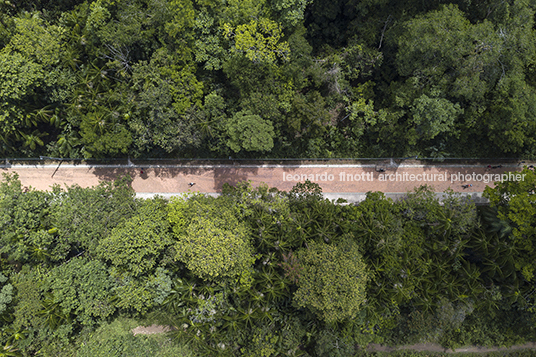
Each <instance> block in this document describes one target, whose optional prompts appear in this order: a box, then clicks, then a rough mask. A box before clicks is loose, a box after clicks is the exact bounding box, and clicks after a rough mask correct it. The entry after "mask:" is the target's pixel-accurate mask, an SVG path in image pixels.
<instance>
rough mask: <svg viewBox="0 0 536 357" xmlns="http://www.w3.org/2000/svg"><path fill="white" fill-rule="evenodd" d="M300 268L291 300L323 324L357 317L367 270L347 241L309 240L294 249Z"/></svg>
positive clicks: (362, 303)
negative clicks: (303, 245)
mask: <svg viewBox="0 0 536 357" xmlns="http://www.w3.org/2000/svg"><path fill="white" fill-rule="evenodd" d="M298 260H299V265H300V267H301V269H302V271H301V274H300V277H299V279H298V290H296V292H295V293H294V301H295V302H296V304H297V305H298V306H301V307H307V308H309V309H311V310H312V311H313V312H315V313H316V314H317V315H318V317H319V318H320V319H322V320H323V321H325V322H327V323H334V322H342V321H345V320H348V319H354V318H356V317H357V315H358V313H359V311H360V310H361V309H362V307H363V305H364V303H365V299H366V294H365V291H366V285H367V281H368V279H369V274H370V273H369V272H368V270H367V267H366V265H365V263H364V261H363V258H362V257H361V254H360V252H359V246H358V245H357V244H356V243H355V242H352V241H351V240H345V241H342V242H340V243H339V244H337V245H333V244H325V243H316V242H309V243H308V248H304V249H302V250H300V251H298Z"/></svg>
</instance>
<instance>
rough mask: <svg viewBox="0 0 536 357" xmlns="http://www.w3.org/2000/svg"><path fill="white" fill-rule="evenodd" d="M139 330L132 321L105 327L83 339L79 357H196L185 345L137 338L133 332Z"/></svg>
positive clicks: (156, 338)
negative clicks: (135, 329)
mask: <svg viewBox="0 0 536 357" xmlns="http://www.w3.org/2000/svg"><path fill="white" fill-rule="evenodd" d="M138 326H140V322H137V321H136V320H133V319H125V318H119V319H116V320H114V321H113V322H111V323H104V324H103V325H102V326H100V327H99V328H98V329H97V330H96V331H95V332H93V333H92V334H89V335H86V336H81V337H80V338H79V339H78V340H77V343H78V344H79V349H78V351H77V352H76V357H123V356H131V357H146V356H154V357H179V356H180V357H193V356H194V353H193V352H192V351H190V349H189V348H187V347H186V346H184V345H181V344H178V343H176V342H171V341H170V340H169V338H167V337H166V336H164V335H160V334H158V335H137V336H134V335H133V334H132V329H134V328H136V327H138Z"/></svg>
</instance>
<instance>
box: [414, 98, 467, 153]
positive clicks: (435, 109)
mask: <svg viewBox="0 0 536 357" xmlns="http://www.w3.org/2000/svg"><path fill="white" fill-rule="evenodd" d="M411 113H412V116H413V118H412V121H413V123H414V124H415V125H416V126H417V132H418V133H419V137H421V138H423V139H425V140H430V139H433V138H435V137H436V136H438V135H440V134H443V135H447V134H450V135H452V134H454V133H455V131H454V123H455V122H456V118H457V117H458V116H459V115H460V114H462V113H463V109H461V108H460V105H459V104H458V103H456V104H453V103H452V102H450V101H449V100H447V99H444V98H431V97H428V96H427V95H426V94H423V95H421V96H420V97H419V98H417V99H415V101H414V102H413V106H412V108H411ZM413 143H415V142H413Z"/></svg>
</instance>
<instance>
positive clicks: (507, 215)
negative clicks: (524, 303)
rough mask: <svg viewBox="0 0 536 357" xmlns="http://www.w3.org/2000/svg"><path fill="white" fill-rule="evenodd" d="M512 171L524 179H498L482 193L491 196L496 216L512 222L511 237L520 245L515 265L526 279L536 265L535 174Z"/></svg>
mask: <svg viewBox="0 0 536 357" xmlns="http://www.w3.org/2000/svg"><path fill="white" fill-rule="evenodd" d="M515 174H521V175H524V179H523V180H519V181H517V180H516V181H504V182H497V183H496V186H495V187H494V188H491V187H486V189H485V191H484V195H485V197H487V198H488V199H489V200H490V205H491V206H492V207H496V208H497V211H498V214H497V218H499V219H500V220H503V221H506V222H507V223H508V225H509V226H511V230H512V233H511V238H510V239H512V240H513V244H514V246H515V247H516V248H517V249H519V253H518V254H516V257H515V266H516V268H517V269H518V270H520V271H521V272H522V273H523V276H524V277H525V279H527V280H530V281H532V280H533V279H534V271H535V269H536V264H535V263H534V262H535V261H534V254H535V249H536V240H535V237H536V228H535V227H536V222H535V220H536V196H535V195H534V192H535V191H536V174H535V173H534V171H533V170H530V169H528V168H525V169H524V170H523V171H522V172H521V173H518V172H516V173H515Z"/></svg>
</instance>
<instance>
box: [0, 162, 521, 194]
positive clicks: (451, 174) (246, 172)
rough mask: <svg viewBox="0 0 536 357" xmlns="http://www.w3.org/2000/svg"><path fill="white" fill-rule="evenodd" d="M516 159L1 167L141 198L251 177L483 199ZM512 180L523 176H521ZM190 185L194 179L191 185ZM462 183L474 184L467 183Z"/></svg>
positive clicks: (33, 181)
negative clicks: (112, 183)
mask: <svg viewBox="0 0 536 357" xmlns="http://www.w3.org/2000/svg"><path fill="white" fill-rule="evenodd" d="M521 169H522V166H521V165H520V164H517V163H510V164H504V165H502V167H500V168H489V167H488V166H487V165H485V164H469V165H460V164H454V165H422V164H420V163H418V162H413V163H405V164H399V165H396V164H385V165H378V164H336V165H335V164H306V165H280V164H264V165H244V164H238V163H229V164H220V165H193V164H188V165H185V164H182V165H157V164H152V165H145V166H143V165H134V164H130V165H98V164H97V165H88V164H72V163H71V164H66V163H61V164H60V163H58V162H36V163H34V164H28V163H26V164H17V163H10V164H7V165H6V164H4V165H0V171H1V172H4V173H17V174H18V175H19V178H20V180H21V183H22V185H23V186H28V187H29V186H31V187H33V188H36V189H39V190H50V188H51V186H52V185H54V184H59V185H60V186H65V185H68V186H70V185H73V184H77V185H79V186H82V187H90V186H95V185H98V184H99V182H100V181H103V180H113V179H116V178H118V177H121V176H123V175H127V174H128V175H130V176H131V177H132V178H133V181H132V188H133V189H134V191H135V192H136V193H137V195H138V196H139V197H149V196H152V195H154V194H160V195H163V196H173V195H178V194H182V193H185V192H188V191H190V192H203V193H210V194H217V193H219V192H221V189H222V186H223V185H224V184H225V183H229V184H231V185H233V184H236V183H238V182H242V181H248V180H250V181H251V182H252V184H253V186H258V185H260V184H262V183H265V184H267V185H268V186H270V187H277V188H278V189H280V190H284V191H288V190H290V189H291V188H292V187H293V186H294V185H295V184H296V183H297V182H303V181H305V179H309V180H310V181H312V182H316V183H318V184H319V185H320V186H321V187H322V190H323V192H324V194H325V195H326V197H328V198H333V199H334V198H338V197H342V198H346V199H348V200H349V201H350V202H352V201H360V200H362V199H363V198H364V195H365V194H366V192H368V191H381V192H384V193H386V195H387V196H393V197H396V196H399V195H403V194H405V193H407V192H409V191H412V190H413V189H414V188H415V187H418V186H420V185H423V184H427V185H430V186H432V188H433V190H434V192H436V193H441V192H444V191H445V190H447V189H452V190H453V191H455V192H463V193H464V194H467V195H470V196H472V197H474V198H475V199H479V197H481V194H482V192H483V191H484V188H485V187H486V186H494V181H498V180H501V179H505V178H507V177H508V176H506V175H507V174H506V173H507V172H514V171H521ZM508 178H509V179H517V180H522V179H523V178H522V176H521V175H520V174H517V175H512V174H510V176H509V177H508ZM189 183H194V185H193V186H191V185H189ZM464 185H470V186H465V187H464Z"/></svg>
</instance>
